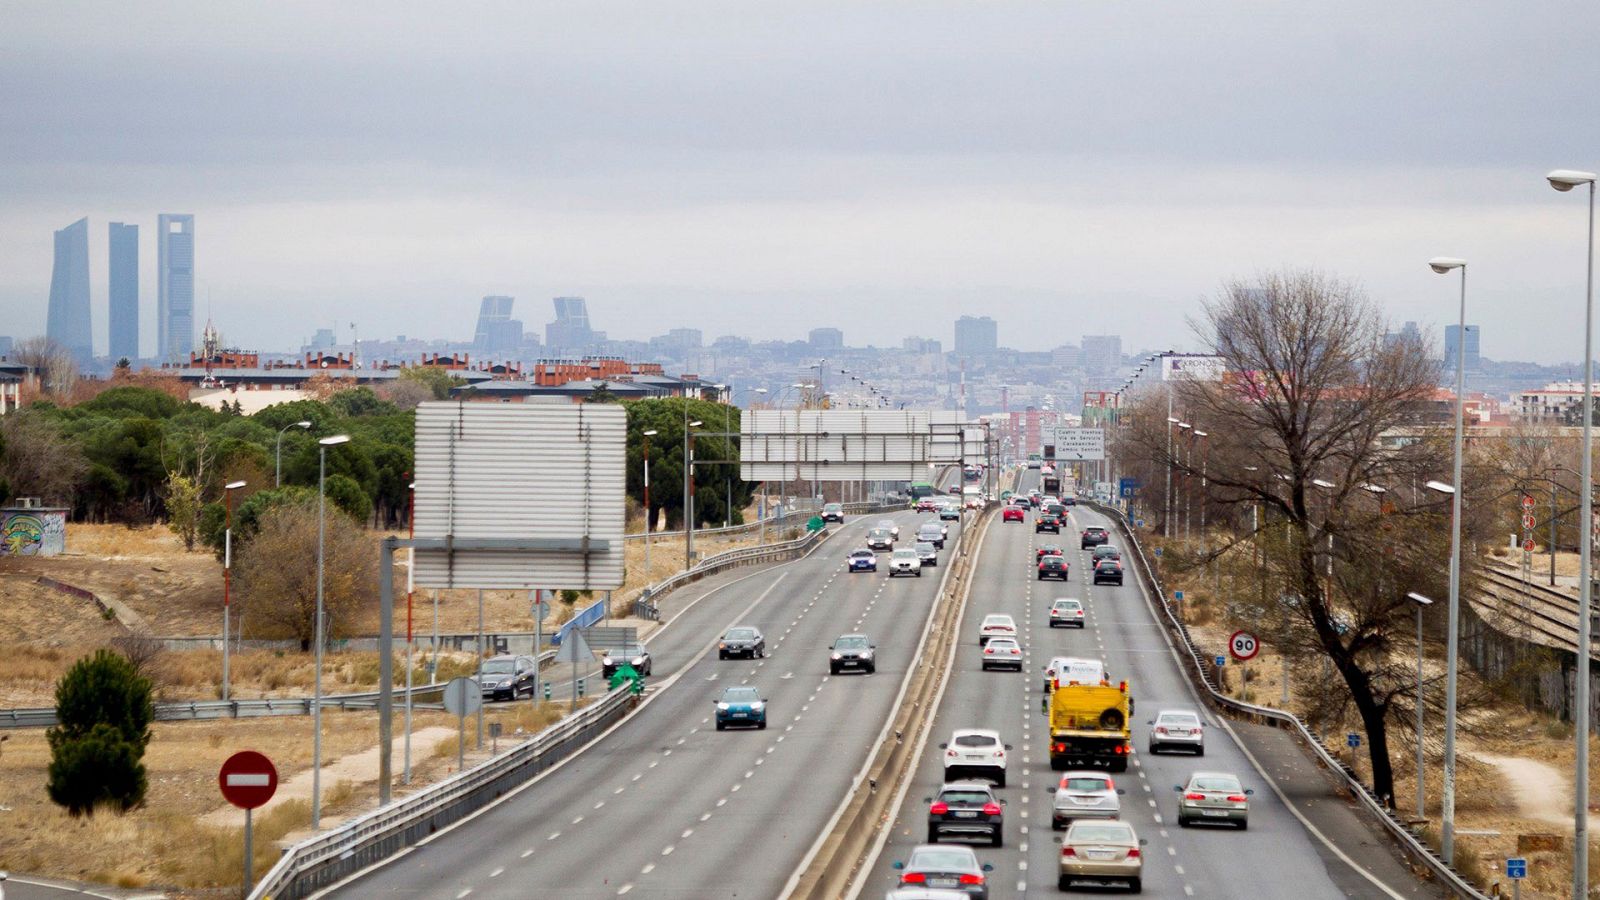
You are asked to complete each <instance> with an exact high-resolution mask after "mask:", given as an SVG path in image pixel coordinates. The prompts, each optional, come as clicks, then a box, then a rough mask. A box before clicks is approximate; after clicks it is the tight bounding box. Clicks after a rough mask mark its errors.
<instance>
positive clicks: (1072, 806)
mask: <svg viewBox="0 0 1600 900" xmlns="http://www.w3.org/2000/svg"><path fill="white" fill-rule="evenodd" d="M1052 792H1053V793H1054V794H1055V802H1054V803H1053V804H1052V805H1051V809H1050V827H1051V828H1053V829H1056V830H1057V831H1059V830H1061V829H1063V828H1065V827H1067V825H1068V824H1069V823H1070V822H1072V821H1073V820H1074V819H1115V818H1117V817H1118V816H1120V815H1122V792H1123V789H1122V788H1119V787H1117V783H1116V782H1115V781H1112V780H1111V776H1110V775H1107V774H1106V773H1104V772H1068V773H1066V774H1065V775H1062V776H1061V783H1060V784H1059V785H1057V786H1056V787H1055V788H1052Z"/></svg>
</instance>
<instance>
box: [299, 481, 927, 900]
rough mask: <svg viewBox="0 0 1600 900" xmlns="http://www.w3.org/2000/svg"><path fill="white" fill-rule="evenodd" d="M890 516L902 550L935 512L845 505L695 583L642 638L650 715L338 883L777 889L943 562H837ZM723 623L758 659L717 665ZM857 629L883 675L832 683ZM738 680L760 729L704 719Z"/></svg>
mask: <svg viewBox="0 0 1600 900" xmlns="http://www.w3.org/2000/svg"><path fill="white" fill-rule="evenodd" d="M882 518H892V519H894V520H895V521H896V522H897V523H898V524H899V525H900V527H901V535H902V542H901V544H900V546H907V544H906V543H905V540H906V539H907V538H909V537H910V536H911V534H912V533H914V531H915V527H916V525H917V524H918V523H920V522H921V521H924V520H926V519H927V518H929V517H928V516H927V515H918V514H914V513H911V512H900V513H896V514H893V515H886V516H878V515H874V516H861V517H854V518H852V519H851V520H850V521H848V522H847V523H845V525H844V526H842V527H839V528H838V529H837V531H838V533H836V534H834V535H832V536H831V537H830V538H829V539H828V540H827V542H826V543H825V544H823V545H822V547H821V548H819V549H818V550H817V551H816V552H815V553H813V554H812V555H811V556H809V557H807V558H805V559H802V560H797V561H794V562H791V563H786V564H783V565H779V566H775V567H771V568H763V569H760V570H756V571H754V572H751V571H749V570H743V571H741V572H736V573H733V574H727V575H723V576H719V577H717V578H715V579H708V580H707V581H706V582H702V583H701V586H697V587H698V588H699V589H700V590H702V591H709V593H706V594H705V596H704V597H703V599H701V600H699V601H698V602H696V603H694V604H693V605H692V606H690V607H688V608H687V609H685V611H684V612H683V613H682V614H681V615H680V617H679V618H678V619H677V620H675V621H673V622H672V623H670V624H668V625H666V626H665V627H664V628H663V629H662V630H661V631H660V632H658V633H657V635H656V636H654V637H652V638H651V639H650V640H649V642H648V645H649V647H650V650H651V654H652V656H653V658H654V663H655V677H654V678H653V679H652V684H654V685H661V686H663V688H662V689H657V690H656V691H654V692H653V693H652V694H651V695H650V696H649V697H648V698H647V700H646V702H645V706H644V708H643V709H642V710H640V711H639V712H638V713H637V714H636V715H634V716H633V717H632V718H631V719H629V720H625V721H624V722H623V723H622V724H621V725H620V726H619V727H617V728H616V729H615V730H614V731H612V732H611V733H610V734H609V735H607V736H605V737H604V738H602V739H601V740H600V742H599V743H597V744H596V745H594V746H592V747H590V748H589V749H588V750H586V751H585V752H583V753H581V754H579V755H578V756H576V757H574V758H572V759H571V760H569V761H568V762H567V763H566V764H564V765H562V766H560V767H558V768H557V769H555V770H553V771H552V772H550V773H548V774H547V775H546V776H545V777H543V778H541V779H539V780H537V781H535V782H533V783H532V784H531V785H530V786H529V787H527V788H525V789H523V790H521V791H520V792H518V793H515V794H513V795H512V796H511V797H510V798H509V799H507V800H504V801H502V802H501V803H500V804H499V805H497V806H494V807H492V808H490V809H488V810H487V811H485V812H483V813H481V814H480V815H478V816H476V817H474V818H472V819H469V820H467V821H466V822H464V823H462V824H461V825H459V826H457V827H455V828H453V829H451V830H448V831H445V832H443V833H441V834H440V835H437V836H435V837H434V838H432V839H431V840H430V841H428V842H427V843H424V844H422V845H421V846H419V847H416V848H414V849H412V850H410V851H408V852H406V853H404V854H402V855H400V856H398V857H395V858H394V859H393V860H392V861H390V862H389V863H387V864H386V865H382V866H380V867H376V868H374V869H371V870H368V871H367V872H365V873H361V874H358V875H357V876H355V877H354V878H353V879H351V880H348V881H346V882H345V883H344V884H342V885H339V886H337V887H336V888H334V889H333V890H332V891H331V895H333V896H340V897H373V896H406V897H430V898H435V897H456V898H465V897H468V896H472V897H516V898H522V897H528V896H542V895H547V894H545V892H547V891H552V890H554V889H556V888H559V889H560V896H562V897H568V898H580V897H613V896H618V895H626V894H629V893H633V894H635V895H637V896H645V897H652V898H678V897H681V898H691V897H692V898H703V897H707V896H719V897H729V896H749V897H776V896H777V895H778V894H779V893H780V892H781V890H782V887H783V884H784V882H785V881H786V880H787V879H788V877H789V875H790V873H791V871H792V870H793V869H794V868H795V867H796V866H798V865H799V864H800V861H801V859H802V858H803V857H804V855H805V853H806V851H807V850H808V849H809V848H810V846H811V844H812V842H813V840H814V839H815V837H816V835H817V833H818V832H819V831H821V830H822V828H823V827H824V826H825V825H826V823H827V821H828V817H829V816H830V815H831V814H832V813H833V811H834V809H835V807H836V806H837V805H838V803H839V801H840V799H841V798H842V797H843V796H844V794H845V792H846V790H847V789H848V788H849V785H850V781H851V778H852V776H853V775H854V773H855V772H857V771H858V770H859V769H860V768H861V766H862V765H863V764H864V762H865V760H866V756H867V753H868V751H869V749H870V748H871V746H872V745H873V743H874V742H875V741H876V740H877V737H878V734H879V732H880V731H881V729H882V727H883V723H884V722H885V720H886V719H887V717H888V715H889V713H890V707H891V704H892V703H893V702H894V698H895V697H896V695H897V694H898V692H899V688H900V683H901V680H902V678H903V677H904V675H905V673H906V670H907V667H908V664H909V663H910V662H912V661H913V660H914V659H915V654H916V653H917V652H918V646H919V642H920V639H921V636H922V629H923V624H924V622H925V621H926V619H927V616H928V613H929V610H930V609H931V606H932V600H933V597H934V595H935V593H936V587H937V585H938V584H939V582H940V578H939V576H940V575H942V574H943V572H944V571H945V568H944V567H940V568H936V569H929V570H925V573H924V575H923V577H921V578H896V579H890V578H888V577H887V556H886V555H885V554H880V557H879V558H880V570H879V572H878V573H876V574H869V573H861V574H855V575H852V574H849V573H847V572H846V571H845V557H846V556H847V555H848V554H849V552H850V551H851V550H853V549H855V548H856V547H859V546H861V545H862V543H863V540H864V537H865V533H866V530H867V528H868V527H869V526H870V525H871V524H872V523H873V522H876V521H877V520H879V519H882ZM950 524H951V538H952V540H953V539H954V538H955V536H956V534H957V532H958V528H959V526H958V525H957V524H956V523H950ZM945 552H946V555H948V553H949V547H948V546H947V549H946V551H945ZM733 624H742V625H753V626H756V627H758V628H760V629H761V630H762V632H763V633H764V635H765V636H766V639H767V644H768V655H767V658H765V659H758V660H753V661H745V660H728V661H719V660H718V659H717V654H716V652H715V644H716V640H717V638H718V637H719V636H720V635H721V634H722V632H723V631H724V630H725V629H726V628H727V627H728V626H730V625H733ZM858 631H859V632H865V633H867V634H869V635H871V636H872V638H873V639H874V640H875V642H876V644H877V647H878V650H877V657H878V670H877V673H876V674H874V675H854V674H845V675H841V676H836V677H830V676H829V674H828V653H827V650H828V647H829V645H830V644H831V643H832V642H833V640H834V638H836V637H838V636H839V635H840V634H843V633H848V632H858ZM674 680H675V683H674ZM740 684H750V685H754V686H756V687H759V688H760V689H761V693H762V695H763V696H764V697H765V698H767V700H768V714H769V723H770V724H769V726H768V728H767V729H766V730H764V731H756V730H731V731H727V732H718V731H716V730H715V728H714V727H713V724H712V719H711V716H712V711H713V710H712V705H713V702H714V700H715V698H716V697H717V696H718V694H720V693H721V691H722V690H723V689H724V688H725V687H727V686H729V685H740Z"/></svg>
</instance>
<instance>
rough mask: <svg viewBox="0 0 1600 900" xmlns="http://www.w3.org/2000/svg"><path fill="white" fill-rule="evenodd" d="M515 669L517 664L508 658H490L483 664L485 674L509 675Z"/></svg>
mask: <svg viewBox="0 0 1600 900" xmlns="http://www.w3.org/2000/svg"><path fill="white" fill-rule="evenodd" d="M516 670H517V664H516V663H514V662H512V661H511V660H509V659H491V660H488V661H486V662H484V664H483V674H485V675H510V674H511V673H512V672H515V671H516Z"/></svg>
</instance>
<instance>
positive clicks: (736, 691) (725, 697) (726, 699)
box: [722, 687, 761, 703]
mask: <svg viewBox="0 0 1600 900" xmlns="http://www.w3.org/2000/svg"><path fill="white" fill-rule="evenodd" d="M760 699H761V692H760V691H758V690H756V689H755V688H753V687H731V688H728V689H727V690H725V691H723V692H722V702H723V703H755V702H757V701H759V700H760Z"/></svg>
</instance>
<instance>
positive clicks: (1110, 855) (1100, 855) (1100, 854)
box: [1084, 850, 1117, 859]
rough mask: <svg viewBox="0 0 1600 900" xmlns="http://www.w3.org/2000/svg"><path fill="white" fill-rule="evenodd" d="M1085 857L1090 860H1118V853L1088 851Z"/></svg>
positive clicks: (1111, 851)
mask: <svg viewBox="0 0 1600 900" xmlns="http://www.w3.org/2000/svg"><path fill="white" fill-rule="evenodd" d="M1084 855H1086V856H1088V857H1089V858H1090V859H1116V858H1117V851H1115V850H1089V851H1086V852H1085V854H1084Z"/></svg>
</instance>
